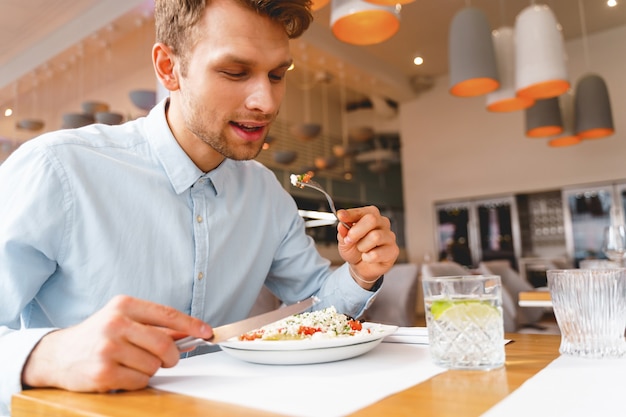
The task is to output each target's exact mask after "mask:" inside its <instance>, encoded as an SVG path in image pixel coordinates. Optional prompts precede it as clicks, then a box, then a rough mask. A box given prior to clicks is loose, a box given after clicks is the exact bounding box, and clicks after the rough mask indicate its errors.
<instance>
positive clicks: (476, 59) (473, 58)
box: [448, 7, 500, 97]
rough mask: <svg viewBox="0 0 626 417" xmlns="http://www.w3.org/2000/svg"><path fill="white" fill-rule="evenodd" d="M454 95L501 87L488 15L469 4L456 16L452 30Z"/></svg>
mask: <svg viewBox="0 0 626 417" xmlns="http://www.w3.org/2000/svg"><path fill="white" fill-rule="evenodd" d="M448 53H449V65H450V94H452V95H453V96H457V97H474V96H480V95H483V94H487V93H490V92H492V91H494V90H496V89H497V88H498V87H499V86H500V81H499V78H498V69H497V66H496V56H495V51H494V47H493V41H492V39H491V28H490V27H489V21H488V20H487V16H486V15H485V13H483V12H482V11H481V10H479V9H477V8H475V7H466V8H464V9H462V10H461V11H459V12H458V13H457V14H456V15H455V16H454V18H453V19H452V24H451V25H450V33H449V51H448Z"/></svg>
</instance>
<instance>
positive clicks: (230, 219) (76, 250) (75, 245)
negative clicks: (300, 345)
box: [0, 102, 375, 406]
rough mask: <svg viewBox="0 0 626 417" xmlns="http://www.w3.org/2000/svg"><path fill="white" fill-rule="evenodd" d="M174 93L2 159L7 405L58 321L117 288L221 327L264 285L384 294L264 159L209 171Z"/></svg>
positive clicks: (2, 345)
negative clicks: (355, 270)
mask: <svg viewBox="0 0 626 417" xmlns="http://www.w3.org/2000/svg"><path fill="white" fill-rule="evenodd" d="M164 103H165V102H161V103H160V104H158V105H157V106H156V107H155V108H154V109H153V110H152V111H151V112H150V114H149V115H148V116H147V117H145V118H140V119H138V120H135V121H131V122H128V123H126V124H124V125H121V126H106V125H91V126H87V127H84V128H81V129H78V130H62V131H57V132H52V133H48V134H44V135H42V136H41V137H39V138H37V139H34V140H31V141H28V142H26V143H25V144H23V145H22V146H21V147H20V148H19V149H18V150H16V151H15V152H14V153H13V154H12V155H11V156H10V157H9V158H8V159H7V161H6V162H5V163H4V164H2V165H1V166H0V300H1V302H0V369H1V370H2V372H0V403H5V406H6V404H7V403H8V402H9V401H10V396H11V395H12V394H13V393H15V392H16V391H18V390H20V389H21V384H20V373H21V370H22V367H23V364H24V361H25V360H26V358H27V357H28V354H29V353H30V351H31V350H32V348H33V347H34V345H35V344H36V343H37V342H38V341H39V340H40V338H41V337H42V336H43V335H45V334H46V333H47V332H49V331H50V330H51V329H53V328H64V327H67V326H71V325H73V324H76V323H78V322H81V321H83V320H85V319H86V318H87V317H89V316H90V315H91V314H93V313H94V312H95V311H96V310H98V309H100V308H101V307H103V306H104V305H105V304H106V303H107V302H108V301H109V300H110V299H111V298H112V297H113V296H114V295H116V294H127V295H132V296H134V297H139V298H142V299H146V300H151V301H154V302H157V303H161V304H166V305H169V306H172V307H174V308H176V309H178V310H180V311H183V312H185V313H187V314H190V315H192V316H194V317H198V318H201V319H202V320H204V321H206V322H207V323H209V324H211V325H213V326H219V325H222V324H226V323H230V322H233V321H236V320H240V319H243V318H245V317H246V316H247V315H248V313H249V312H250V309H251V307H252V305H253V303H254V301H255V300H256V297H257V295H258V294H259V291H260V290H261V288H262V286H263V285H264V284H265V285H267V287H268V288H269V289H270V290H272V292H274V294H276V295H277V296H278V297H279V298H280V299H281V300H282V301H283V302H285V303H287V304H290V303H293V302H296V301H298V300H301V299H304V298H306V297H309V296H311V295H312V294H316V295H317V296H318V297H320V298H321V299H322V303H323V304H321V305H320V307H324V306H328V305H335V306H336V307H337V309H338V310H339V311H342V312H344V313H346V314H350V315H352V316H355V317H358V316H359V315H360V314H362V312H363V310H364V309H365V308H366V307H367V306H368V305H369V303H371V302H372V301H373V298H374V295H375V293H374V292H371V291H366V290H364V289H362V288H361V287H359V286H358V285H357V284H356V283H355V282H354V281H353V279H352V278H351V277H350V275H349V272H348V268H347V265H343V266H342V267H340V268H338V269H337V270H336V271H334V272H332V271H331V270H330V269H329V262H328V260H326V259H324V258H322V257H321V256H320V255H319V253H318V252H317V250H316V248H315V245H314V242H313V240H312V239H311V238H310V237H309V236H307V235H306V233H305V230H304V223H303V220H302V219H301V217H300V216H299V215H298V213H297V207H296V204H295V202H294V200H293V199H292V197H291V196H290V195H289V193H288V192H287V191H286V190H285V189H284V188H283V187H282V186H281V185H280V183H279V182H278V181H277V179H276V177H275V176H274V174H273V173H272V172H271V171H270V170H268V169H267V168H266V167H264V166H263V165H261V164H260V163H258V162H256V161H233V160H229V159H227V160H225V161H224V162H223V163H222V164H221V165H220V166H219V167H218V168H216V169H215V170H213V171H211V172H209V173H204V172H202V171H201V170H200V169H198V167H197V166H196V165H195V164H194V163H193V162H192V161H191V160H190V159H189V157H188V156H187V155H186V154H185V152H184V151H183V150H182V149H181V148H180V147H179V145H178V143H177V142H176V140H175V138H174V137H173V135H172V133H171V131H170V129H169V127H168V124H167V121H166V119H165V107H164V106H165V104H164Z"/></svg>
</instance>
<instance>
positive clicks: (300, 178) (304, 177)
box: [290, 171, 315, 188]
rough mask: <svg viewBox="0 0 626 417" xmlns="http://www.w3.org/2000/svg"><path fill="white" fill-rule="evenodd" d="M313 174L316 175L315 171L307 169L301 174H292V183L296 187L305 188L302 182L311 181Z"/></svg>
mask: <svg viewBox="0 0 626 417" xmlns="http://www.w3.org/2000/svg"><path fill="white" fill-rule="evenodd" d="M313 175H315V174H314V173H313V171H307V172H305V173H304V174H299V175H296V174H291V177H290V178H291V184H292V185H295V186H296V187H300V188H304V186H303V185H302V183H307V182H309V181H310V180H311V178H313Z"/></svg>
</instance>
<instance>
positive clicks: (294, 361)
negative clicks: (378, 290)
mask: <svg viewBox="0 0 626 417" xmlns="http://www.w3.org/2000/svg"><path fill="white" fill-rule="evenodd" d="M363 328H364V329H370V333H367V334H363V335H357V336H345V337H337V338H332V339H321V338H320V339H303V340H283V341H279V340H254V341H240V340H229V341H226V342H223V343H220V347H221V348H222V350H223V351H224V352H226V353H227V354H229V355H231V356H233V357H235V358H238V359H241V360H243V361H246V362H253V363H261V364H267V365H304V364H312V363H322V362H333V361H339V360H343V359H348V358H353V357H355V356H359V355H362V354H364V353H366V352H369V351H370V350H372V349H374V348H375V347H376V346H377V345H378V344H379V343H380V342H382V340H383V339H384V338H385V337H386V336H389V335H390V334H393V333H394V332H395V331H396V330H397V329H398V326H389V325H386V324H377V323H363Z"/></svg>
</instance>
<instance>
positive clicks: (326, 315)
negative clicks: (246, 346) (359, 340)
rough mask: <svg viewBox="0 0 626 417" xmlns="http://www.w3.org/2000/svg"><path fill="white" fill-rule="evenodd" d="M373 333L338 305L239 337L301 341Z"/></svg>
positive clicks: (306, 313)
mask: <svg viewBox="0 0 626 417" xmlns="http://www.w3.org/2000/svg"><path fill="white" fill-rule="evenodd" d="M368 333H370V330H369V329H364V328H363V326H362V325H361V322H359V321H358V320H355V319H353V318H351V317H349V316H347V315H345V314H341V313H338V312H337V310H336V309H335V307H328V308H325V309H323V310H318V311H312V312H305V313H300V314H295V315H293V316H289V317H287V318H285V319H282V320H279V321H277V322H275V323H272V324H268V325H266V326H263V327H261V328H260V329H257V330H252V331H250V332H248V333H244V334H242V335H241V336H239V340H300V339H319V338H334V337H350V336H356V335H360V334H368Z"/></svg>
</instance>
